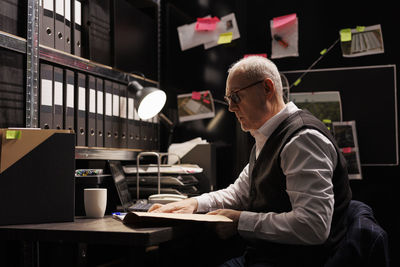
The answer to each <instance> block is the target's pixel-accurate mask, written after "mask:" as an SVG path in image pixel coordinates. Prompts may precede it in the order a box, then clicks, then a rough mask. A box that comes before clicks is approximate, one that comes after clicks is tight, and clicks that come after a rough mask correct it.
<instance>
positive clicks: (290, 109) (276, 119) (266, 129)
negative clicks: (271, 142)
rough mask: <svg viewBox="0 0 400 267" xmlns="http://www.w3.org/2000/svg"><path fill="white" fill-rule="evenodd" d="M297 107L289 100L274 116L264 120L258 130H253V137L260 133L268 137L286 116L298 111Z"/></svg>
mask: <svg viewBox="0 0 400 267" xmlns="http://www.w3.org/2000/svg"><path fill="white" fill-rule="evenodd" d="M298 110H299V108H298V107H297V106H296V105H295V104H294V103H293V102H289V103H287V104H286V106H285V108H283V109H282V110H281V111H279V112H278V113H277V114H275V116H273V117H272V118H270V119H269V120H268V121H266V122H265V123H264V124H263V125H262V126H261V127H260V128H259V129H258V130H255V131H254V132H253V133H252V134H253V136H254V138H257V136H259V135H260V134H261V135H263V136H264V137H266V138H268V137H269V136H270V135H271V134H272V133H273V132H274V131H275V129H276V128H277V127H278V126H279V124H281V123H282V122H283V121H284V120H285V119H286V118H287V117H289V116H290V115H292V114H293V113H295V112H296V111H298Z"/></svg>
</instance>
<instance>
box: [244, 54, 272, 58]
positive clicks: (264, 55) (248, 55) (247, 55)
mask: <svg viewBox="0 0 400 267" xmlns="http://www.w3.org/2000/svg"><path fill="white" fill-rule="evenodd" d="M251 56H259V57H265V58H267V54H246V55H244V56H243V58H246V57H251Z"/></svg>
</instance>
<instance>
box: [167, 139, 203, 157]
mask: <svg viewBox="0 0 400 267" xmlns="http://www.w3.org/2000/svg"><path fill="white" fill-rule="evenodd" d="M198 144H208V142H207V140H203V139H201V138H200V137H197V138H195V139H192V140H189V141H186V142H183V143H179V144H171V145H170V146H169V148H168V153H173V154H176V155H178V156H179V157H180V158H183V156H185V155H186V154H187V153H188V152H189V151H190V150H192V149H193V148H194V147H195V146H197V145H198ZM177 161H178V159H177V158H176V157H174V156H172V157H170V156H168V164H175V163H176V162H177Z"/></svg>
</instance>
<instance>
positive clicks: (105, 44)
mask: <svg viewBox="0 0 400 267" xmlns="http://www.w3.org/2000/svg"><path fill="white" fill-rule="evenodd" d="M110 2H111V1H110V0H96V1H82V26H83V27H82V32H84V33H85V34H84V35H83V36H84V38H85V39H83V41H84V43H85V47H84V48H83V51H84V52H83V53H84V54H85V55H86V56H87V57H88V59H90V60H93V61H96V62H99V63H102V64H104V65H111V64H112V54H113V53H112V48H111V23H110V11H111V9H110Z"/></svg>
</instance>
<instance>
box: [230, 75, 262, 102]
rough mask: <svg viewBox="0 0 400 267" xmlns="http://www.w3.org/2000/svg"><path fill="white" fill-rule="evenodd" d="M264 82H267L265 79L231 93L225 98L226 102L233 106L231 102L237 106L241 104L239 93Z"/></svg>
mask: <svg viewBox="0 0 400 267" xmlns="http://www.w3.org/2000/svg"><path fill="white" fill-rule="evenodd" d="M264 80H265V78H264V79H262V80H260V81H257V82H254V83H252V84H250V85H247V86H245V87H243V88H240V89H237V90H235V91H233V92H231V93H230V94H229V95H226V96H224V100H225V101H226V103H228V105H230V104H231V101H232V102H233V103H234V104H236V105H237V104H239V103H240V97H239V96H238V94H237V93H238V92H239V91H242V90H245V89H247V88H250V87H252V86H254V85H256V84H259V83H261V82H263V81H264Z"/></svg>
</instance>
